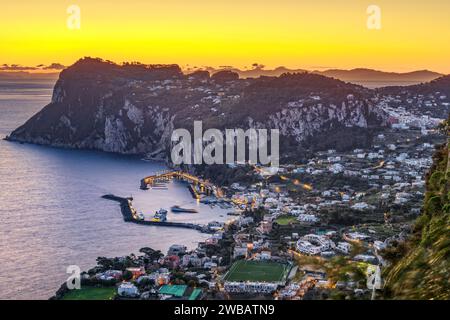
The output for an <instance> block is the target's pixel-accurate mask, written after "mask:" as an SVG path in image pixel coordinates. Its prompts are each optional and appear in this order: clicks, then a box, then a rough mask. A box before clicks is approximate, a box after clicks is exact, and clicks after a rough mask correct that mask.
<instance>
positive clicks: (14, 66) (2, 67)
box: [0, 62, 66, 71]
mask: <svg viewBox="0 0 450 320" xmlns="http://www.w3.org/2000/svg"><path fill="white" fill-rule="evenodd" d="M65 68H66V67H65V66H64V65H62V64H61V63H57V62H54V63H52V64H49V65H45V64H42V63H41V64H38V65H37V66H35V67H30V66H22V65H20V64H6V63H5V64H2V65H0V71H34V70H63V69H65Z"/></svg>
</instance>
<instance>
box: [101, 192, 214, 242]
mask: <svg viewBox="0 0 450 320" xmlns="http://www.w3.org/2000/svg"><path fill="white" fill-rule="evenodd" d="M102 198H103V199H107V200H112V201H116V202H119V204H120V210H121V212H122V216H123V220H124V221H125V222H131V223H136V224H140V225H146V226H160V227H175V228H184V229H193V230H197V231H199V232H202V233H209V234H213V233H214V230H211V229H210V228H209V227H208V226H204V225H199V224H195V223H183V222H169V221H164V222H163V221H161V222H159V221H149V220H140V219H137V218H136V214H137V212H136V209H134V208H133V205H132V201H133V198H132V197H129V198H123V197H118V196H115V195H113V194H106V195H104V196H102Z"/></svg>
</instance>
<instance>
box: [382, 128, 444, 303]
mask: <svg viewBox="0 0 450 320" xmlns="http://www.w3.org/2000/svg"><path fill="white" fill-rule="evenodd" d="M449 129H450V128H449V122H448V121H447V127H446V130H447V133H449ZM433 161H434V162H433V166H432V168H431V169H430V172H429V173H428V175H427V177H426V181H427V183H426V188H427V192H426V194H425V199H424V205H423V212H422V214H421V216H420V217H419V218H418V219H417V221H416V222H415V225H414V227H413V234H412V235H411V237H410V238H409V239H408V240H407V241H406V242H403V243H397V244H396V245H395V246H393V247H390V248H388V249H387V250H386V251H385V252H384V254H385V256H386V258H388V259H389V260H390V261H391V262H392V265H391V266H390V267H389V268H388V269H387V270H386V273H385V276H386V297H387V298H392V299H439V300H448V299H450V281H449V280H450V183H449V178H450V162H449V148H448V144H447V145H444V146H442V147H440V148H439V149H438V150H437V151H436V153H435V155H434V157H433Z"/></svg>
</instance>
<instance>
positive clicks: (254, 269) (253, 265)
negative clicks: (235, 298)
mask: <svg viewBox="0 0 450 320" xmlns="http://www.w3.org/2000/svg"><path fill="white" fill-rule="evenodd" d="M289 270H290V267H289V266H288V265H285V264H281V263H276V262H266V261H246V260H238V261H236V262H235V263H234V264H233V265H232V266H231V268H230V270H229V271H228V273H227V274H226V275H225V278H224V280H225V281H261V282H277V281H283V280H284V279H286V277H287V276H288V273H289Z"/></svg>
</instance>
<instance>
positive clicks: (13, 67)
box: [0, 63, 37, 71]
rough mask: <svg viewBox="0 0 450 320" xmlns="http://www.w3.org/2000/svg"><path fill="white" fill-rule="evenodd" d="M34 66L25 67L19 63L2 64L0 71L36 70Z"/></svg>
mask: <svg viewBox="0 0 450 320" xmlns="http://www.w3.org/2000/svg"><path fill="white" fill-rule="evenodd" d="M36 69H37V68H36V67H26V66H21V65H19V64H11V65H8V64H6V63H5V64H3V65H2V66H0V70H2V71H24V70H36Z"/></svg>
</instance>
